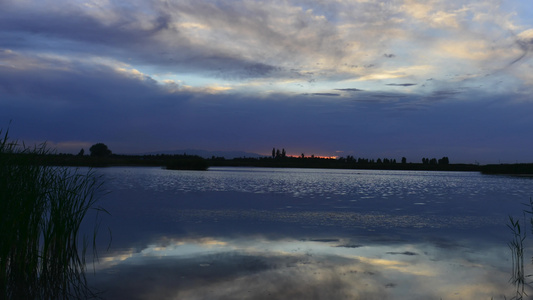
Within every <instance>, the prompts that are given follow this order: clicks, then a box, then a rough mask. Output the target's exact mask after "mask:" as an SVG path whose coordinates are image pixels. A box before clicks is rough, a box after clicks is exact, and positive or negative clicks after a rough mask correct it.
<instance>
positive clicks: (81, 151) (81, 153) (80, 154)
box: [78, 148, 85, 156]
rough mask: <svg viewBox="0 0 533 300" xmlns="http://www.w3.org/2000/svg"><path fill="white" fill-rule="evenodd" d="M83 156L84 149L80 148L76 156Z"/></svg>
mask: <svg viewBox="0 0 533 300" xmlns="http://www.w3.org/2000/svg"><path fill="white" fill-rule="evenodd" d="M83 154H85V149H83V148H81V150H80V152H78V156H83Z"/></svg>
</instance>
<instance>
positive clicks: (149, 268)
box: [95, 236, 513, 299]
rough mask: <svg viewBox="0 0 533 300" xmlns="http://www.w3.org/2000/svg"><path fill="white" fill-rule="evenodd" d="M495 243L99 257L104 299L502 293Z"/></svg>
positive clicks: (184, 244) (203, 241) (231, 244)
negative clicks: (493, 245)
mask: <svg viewBox="0 0 533 300" xmlns="http://www.w3.org/2000/svg"><path fill="white" fill-rule="evenodd" d="M506 256H507V252H506V249H505V248H504V247H491V246H490V245H483V246H482V247H480V245H479V244H478V243H476V244H472V243H469V242H465V241H453V242H451V241H450V243H444V242H442V241H440V243H439V242H432V241H428V242H426V243H421V244H410V243H406V244H404V243H394V244H390V243H389V244H368V243H367V242H365V241H354V240H350V239H343V238H338V239H336V238H332V239H303V240H293V239H281V240H271V239H267V238H264V237H261V236H246V237H241V238H239V239H220V238H210V237H201V238H185V239H178V238H170V237H165V238H162V239H160V240H159V241H157V242H154V243H152V244H150V245H148V246H147V247H146V248H143V249H140V250H136V249H130V250H128V251H126V252H117V253H115V254H113V255H110V256H107V257H105V258H104V259H102V260H101V263H100V264H99V266H98V269H97V273H98V276H97V277H96V279H95V280H96V285H97V286H98V287H99V288H100V289H103V290H107V293H105V294H104V296H106V297H109V299H267V298H268V299H440V298H442V299H490V298H491V297H493V298H494V299H499V298H501V299H503V296H504V295H512V292H513V288H512V286H510V285H509V284H508V282H507V280H508V278H509V273H508V259H507V257H506Z"/></svg>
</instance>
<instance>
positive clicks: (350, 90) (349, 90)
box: [335, 88, 364, 92]
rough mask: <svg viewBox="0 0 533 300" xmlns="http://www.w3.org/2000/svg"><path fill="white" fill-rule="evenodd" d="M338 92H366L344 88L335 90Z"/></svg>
mask: <svg viewBox="0 0 533 300" xmlns="http://www.w3.org/2000/svg"><path fill="white" fill-rule="evenodd" d="M335 90H336V91H343V92H362V91H364V90H360V89H356V88H344V89H335Z"/></svg>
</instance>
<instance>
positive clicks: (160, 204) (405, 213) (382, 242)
mask: <svg viewBox="0 0 533 300" xmlns="http://www.w3.org/2000/svg"><path fill="white" fill-rule="evenodd" d="M96 171H97V173H98V174H101V175H102V177H103V180H104V182H105V184H104V189H105V190H106V192H108V193H107V194H105V195H103V196H102V197H101V200H100V202H99V204H100V205H101V206H102V207H104V208H105V209H107V210H108V211H109V213H110V216H107V215H105V216H103V217H102V225H101V229H100V235H99V239H98V240H99V244H100V245H101V247H100V248H102V249H100V251H99V255H100V258H99V262H98V263H96V264H95V265H94V273H93V271H92V270H93V266H90V267H89V272H88V279H89V282H90V284H91V285H92V286H94V287H96V288H98V289H99V290H101V291H103V294H102V296H103V297H104V298H107V299H491V298H493V299H504V297H507V299H509V298H511V297H512V296H513V295H514V294H513V292H514V291H515V288H514V287H513V285H512V284H510V283H509V280H510V277H511V270H512V256H511V251H510V249H509V247H508V245H507V243H508V242H509V241H510V240H511V239H512V233H511V231H510V229H509V228H507V226H506V225H507V224H509V222H508V220H509V215H512V216H515V217H522V216H523V210H524V209H525V208H527V207H526V206H524V205H523V203H528V202H529V199H530V197H531V195H532V192H533V181H532V179H531V178H518V177H507V176H494V175H492V176H489V175H482V174H480V173H475V172H423V171H376V170H322V169H320V170H319V169H275V168H230V167H219V168H216V167H212V168H210V169H209V170H208V171H204V172H202V171H170V170H164V169H161V168H142V167H112V168H101V169H97V170H96ZM106 227H109V229H110V230H111V232H112V242H111V246H110V248H109V250H106V247H105V246H106V245H107V243H108V242H109V235H108V234H107V229H106ZM528 234H529V232H528ZM528 241H529V239H526V242H528ZM102 245H103V246H102ZM526 250H527V251H529V250H531V247H530V246H529V244H528V246H527V249H526ZM528 253H530V252H526V255H529V254H528ZM530 257H531V255H529V257H526V259H525V261H526V263H527V265H526V269H527V268H529V267H530ZM530 294H532V293H530Z"/></svg>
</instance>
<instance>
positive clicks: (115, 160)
mask: <svg viewBox="0 0 533 300" xmlns="http://www.w3.org/2000/svg"><path fill="white" fill-rule="evenodd" d="M89 151H90V155H85V150H84V149H81V150H80V152H79V153H78V154H77V155H73V154H64V153H59V154H57V153H52V152H49V153H46V154H43V155H40V156H39V157H38V158H36V159H38V161H39V163H40V164H42V165H49V166H77V167H111V166H161V167H165V168H167V169H172V170H207V168H208V167H209V165H208V164H207V160H206V159H204V158H202V157H200V156H197V155H187V154H186V153H184V154H157V155H121V154H113V153H112V151H111V150H110V149H109V148H108V147H107V145H105V144H103V143H98V144H94V145H93V146H91V148H90V149H89ZM11 155H25V154H24V153H18V154H11Z"/></svg>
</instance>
